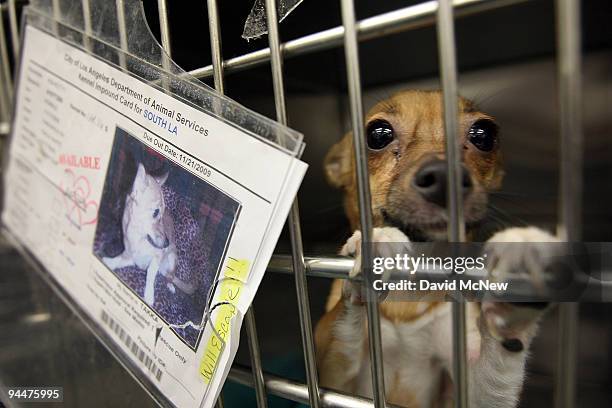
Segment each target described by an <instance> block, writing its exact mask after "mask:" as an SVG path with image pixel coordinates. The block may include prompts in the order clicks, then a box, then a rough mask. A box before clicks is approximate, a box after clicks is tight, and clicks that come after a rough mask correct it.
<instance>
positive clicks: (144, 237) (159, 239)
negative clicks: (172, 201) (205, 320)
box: [102, 163, 195, 306]
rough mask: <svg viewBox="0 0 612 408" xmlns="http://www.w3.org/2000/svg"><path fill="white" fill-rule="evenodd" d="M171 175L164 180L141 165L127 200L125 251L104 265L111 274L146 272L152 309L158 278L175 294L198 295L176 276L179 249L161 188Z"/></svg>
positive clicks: (104, 260)
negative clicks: (178, 291)
mask: <svg viewBox="0 0 612 408" xmlns="http://www.w3.org/2000/svg"><path fill="white" fill-rule="evenodd" d="M167 178H168V173H166V174H164V175H163V176H161V177H153V176H151V175H150V174H147V172H146V171H145V168H144V166H143V165H142V163H139V164H138V170H137V172H136V177H135V178H134V184H133V186H132V190H131V191H130V193H129V194H128V196H127V198H126V200H125V209H124V211H123V218H122V230H123V247H124V250H123V252H122V253H121V254H119V255H118V256H116V257H114V258H109V257H104V258H103V259H102V261H103V262H104V264H105V265H106V266H108V267H109V268H110V269H111V270H116V269H119V268H124V267H127V266H133V265H135V266H136V267H137V268H138V269H141V270H146V271H147V277H146V281H145V282H146V283H145V288H144V301H145V302H146V303H147V304H148V305H150V306H152V305H153V303H154V301H155V278H156V277H157V275H158V274H160V273H161V274H162V275H163V276H164V277H166V280H167V285H168V289H169V290H170V291H171V292H172V293H174V292H175V290H176V289H175V286H176V287H178V288H179V289H181V290H182V291H183V292H185V293H187V294H192V293H193V292H194V291H195V288H194V287H193V285H191V284H188V283H186V282H183V281H181V280H180V279H178V278H177V277H176V276H175V272H176V262H177V248H176V243H175V236H174V221H173V219H172V215H171V214H170V212H169V211H167V210H166V203H165V201H164V196H163V191H162V186H163V185H164V183H165V182H166V179H167Z"/></svg>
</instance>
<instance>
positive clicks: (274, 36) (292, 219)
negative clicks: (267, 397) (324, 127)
mask: <svg viewBox="0 0 612 408" xmlns="http://www.w3.org/2000/svg"><path fill="white" fill-rule="evenodd" d="M265 4H266V22H267V24H268V43H269V46H270V57H271V65H272V82H273V86H274V103H275V107H276V120H277V121H279V122H280V123H282V124H283V125H286V124H287V109H286V104H285V86H284V80H283V60H282V55H281V47H280V35H279V32H278V15H277V10H276V1H275V0H266V2H265ZM288 223H289V235H290V238H291V256H292V260H293V271H294V276H295V290H296V295H297V303H298V312H299V318H300V330H301V335H302V349H303V351H304V363H305V366H306V379H307V384H308V400H309V403H310V406H311V407H314V408H319V407H320V406H321V401H320V397H319V382H318V378H317V362H316V356H315V347H314V339H313V330H312V319H311V317H310V301H309V298H308V284H307V282H306V272H305V269H306V267H305V265H304V248H303V244H302V231H301V224H300V210H299V204H298V200H297V198H296V199H295V200H294V201H293V205H292V206H291V212H290V213H289V219H288Z"/></svg>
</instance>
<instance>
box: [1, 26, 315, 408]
mask: <svg viewBox="0 0 612 408" xmlns="http://www.w3.org/2000/svg"><path fill="white" fill-rule="evenodd" d="M18 79H19V80H18V87H17V104H16V106H17V107H16V112H15V117H14V122H13V128H12V129H13V130H12V137H11V141H10V146H9V152H8V163H7V164H6V166H5V174H4V189H5V190H4V203H3V211H2V223H3V225H4V227H5V228H6V231H7V232H8V234H9V235H10V236H11V237H12V238H13V239H14V240H15V241H16V242H17V243H18V244H19V245H20V246H21V248H22V249H23V250H24V251H25V252H26V253H28V254H29V255H30V256H31V258H32V259H33V260H35V262H36V263H37V264H39V265H40V266H41V267H42V268H41V269H43V270H44V271H46V273H48V274H49V275H50V276H51V278H52V281H53V282H55V283H56V284H57V285H58V286H59V287H61V290H62V291H64V292H65V293H66V294H67V295H68V298H69V299H70V300H71V301H72V302H74V304H75V305H76V306H77V308H78V309H80V310H81V311H82V312H83V313H84V315H86V317H87V318H88V319H89V320H90V321H91V322H93V326H94V327H95V329H96V330H100V332H101V333H102V334H103V336H101V337H103V338H104V339H105V341H110V342H112V345H113V347H114V348H115V349H116V350H119V352H118V353H116V354H117V355H118V356H119V357H120V358H122V359H125V360H126V361H127V362H128V364H126V365H127V366H128V367H133V368H134V371H135V372H136V374H137V375H138V376H139V377H141V378H143V379H144V380H146V381H145V382H147V383H148V384H152V385H153V387H154V388H156V389H157V390H158V391H159V393H160V394H161V395H163V397H164V398H165V399H166V400H167V402H169V403H170V404H172V405H176V406H180V407H197V406H212V404H213V403H214V400H215V396H216V395H217V394H218V391H219V389H220V386H221V385H222V383H223V381H224V379H225V376H226V375H227V372H228V370H229V366H230V365H231V362H232V360H233V356H234V354H235V352H236V348H237V342H238V334H239V329H240V325H241V321H242V316H243V315H244V313H245V312H246V310H247V308H248V306H249V304H250V303H251V301H252V299H253V297H254V295H255V291H256V289H257V286H258V285H259V283H260V281H261V279H262V276H263V273H264V271H265V269H266V266H267V264H268V262H269V259H270V257H271V255H272V251H273V249H274V246H275V244H276V241H277V239H278V236H279V234H280V231H281V229H282V226H283V223H284V220H285V218H286V216H287V214H288V211H289V208H290V206H291V202H292V200H293V198H294V196H295V194H296V192H297V189H298V187H299V184H300V182H301V180H302V177H303V175H304V173H305V171H306V165H305V164H304V163H302V162H300V161H299V160H298V159H297V158H296V157H295V156H296V155H295V154H288V153H287V151H284V150H283V149H282V148H281V147H279V146H278V145H275V144H274V143H272V142H270V141H267V140H264V139H261V138H257V137H255V136H254V135H252V134H249V133H248V132H247V131H245V130H243V129H242V128H240V127H239V126H235V125H233V124H232V123H229V122H228V121H226V120H223V119H220V118H219V117H218V116H216V115H213V114H212V113H210V114H207V113H206V112H204V111H203V110H202V109H196V108H195V107H194V106H192V105H190V104H187V103H183V102H182V101H180V100H179V99H178V98H175V97H173V96H170V95H169V94H168V93H167V92H163V86H161V84H160V86H159V87H155V86H152V85H150V84H147V83H146V82H145V81H142V80H140V79H138V78H136V77H134V76H133V75H130V74H128V73H127V72H125V71H123V70H122V69H121V68H119V67H116V66H113V65H111V64H109V63H107V62H106V61H104V60H102V59H100V58H98V57H96V56H94V55H92V54H91V53H88V52H86V51H85V50H83V49H79V48H77V47H75V46H73V45H71V44H69V43H67V42H65V41H62V40H60V39H58V38H57V37H56V36H54V35H52V34H50V33H47V32H45V31H44V30H41V29H39V28H36V27H34V26H32V25H27V26H26V28H25V33H24V48H23V54H22V58H21V66H20V71H19V76H18ZM212 110H214V109H212ZM245 112H247V113H248V114H251V113H250V112H248V111H246V110H245ZM300 143H301V139H300Z"/></svg>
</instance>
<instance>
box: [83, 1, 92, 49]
mask: <svg viewBox="0 0 612 408" xmlns="http://www.w3.org/2000/svg"><path fill="white" fill-rule="evenodd" d="M90 1H91V0H82V1H81V4H82V5H83V29H84V30H85V37H84V39H85V41H84V44H83V45H84V46H85V49H87V50H88V51H93V44H92V43H91V37H92V36H93V28H92V25H91V3H90Z"/></svg>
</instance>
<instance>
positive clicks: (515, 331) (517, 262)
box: [481, 227, 560, 352]
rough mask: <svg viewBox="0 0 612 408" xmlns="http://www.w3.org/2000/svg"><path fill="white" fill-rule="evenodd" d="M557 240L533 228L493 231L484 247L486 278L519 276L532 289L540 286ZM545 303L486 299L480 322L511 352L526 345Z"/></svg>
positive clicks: (546, 306)
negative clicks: (486, 260) (490, 300)
mask: <svg viewBox="0 0 612 408" xmlns="http://www.w3.org/2000/svg"><path fill="white" fill-rule="evenodd" d="M554 242H559V240H558V239H557V238H556V237H555V236H553V235H551V234H550V233H548V232H546V231H543V230H541V229H538V228H535V227H527V228H510V229H507V230H504V231H501V232H499V233H497V234H495V235H494V236H493V237H492V238H491V239H490V240H489V241H487V244H486V246H485V253H486V254H487V259H488V262H487V270H488V272H489V279H490V280H493V281H497V282H503V281H506V280H509V279H511V278H523V279H525V280H527V281H529V282H531V284H532V285H533V287H534V288H535V289H536V291H538V290H541V289H544V286H545V284H546V279H547V274H549V273H551V265H552V263H553V261H554V259H555V257H556V256H557V255H558V251H559V249H560V246H558V245H550V243H554ZM548 306H549V303H547V302H512V303H509V302H489V301H485V302H483V303H482V305H481V311H482V317H483V323H484V324H485V326H486V328H487V330H488V331H489V333H490V334H491V335H492V336H493V337H494V338H496V339H498V340H499V341H500V342H501V344H502V346H503V347H504V348H505V349H506V350H508V351H512V352H520V351H522V350H523V349H524V348H525V347H526V345H527V344H526V343H528V342H529V341H530V339H531V337H532V335H533V333H534V332H535V327H536V326H537V322H538V320H539V319H540V317H541V316H542V315H543V313H544V311H546V310H547V309H548Z"/></svg>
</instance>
